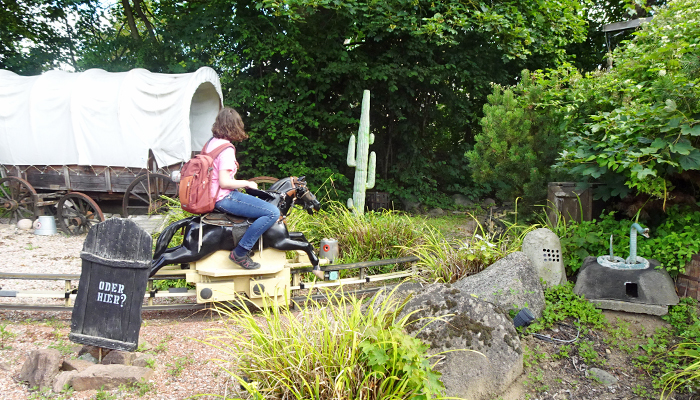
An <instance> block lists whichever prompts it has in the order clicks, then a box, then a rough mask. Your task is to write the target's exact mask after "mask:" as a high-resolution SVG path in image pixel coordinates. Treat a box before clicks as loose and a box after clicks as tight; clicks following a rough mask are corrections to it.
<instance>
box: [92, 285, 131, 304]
mask: <svg viewBox="0 0 700 400" xmlns="http://www.w3.org/2000/svg"><path fill="white" fill-rule="evenodd" d="M98 289H99V290H100V291H99V292H97V301H99V302H101V303H110V304H117V305H119V306H121V307H124V301H125V300H126V295H125V294H124V285H122V284H120V283H111V282H104V281H100V283H99V285H98Z"/></svg>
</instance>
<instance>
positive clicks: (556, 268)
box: [523, 228, 566, 287]
mask: <svg viewBox="0 0 700 400" xmlns="http://www.w3.org/2000/svg"><path fill="white" fill-rule="evenodd" d="M523 253H525V254H526V255H527V257H528V258H529V259H530V262H531V263H532V265H533V266H534V267H535V269H536V270H537V274H538V275H539V277H540V278H541V279H542V280H543V281H544V282H545V284H546V285H547V287H552V286H557V285H563V284H565V283H566V270H565V269H564V258H563V257H562V252H561V242H560V241H559V237H558V236H557V235H556V234H555V233H554V232H552V231H551V230H549V229H547V228H540V229H535V230H534V231H532V232H529V233H528V234H527V235H525V238H524V239H523Z"/></svg>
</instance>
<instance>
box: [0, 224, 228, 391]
mask: <svg viewBox="0 0 700 400" xmlns="http://www.w3.org/2000/svg"><path fill="white" fill-rule="evenodd" d="M84 240H85V236H78V237H66V236H64V235H62V234H60V233H59V234H56V235H52V236H38V235H35V234H34V233H33V232H32V231H21V230H18V229H17V228H16V227H15V226H14V225H7V224H0V250H1V252H2V253H1V254H2V261H0V272H24V273H53V274H80V269H81V259H80V250H81V249H82V245H83V241H84ZM0 287H2V290H58V291H63V290H64V287H65V283H64V282H63V281H25V280H21V281H20V280H0ZM0 302H15V303H16V302H19V299H16V298H8V297H4V298H0ZM21 302H22V303H29V302H40V303H46V304H61V303H62V300H51V299H38V300H31V301H30V300H28V299H22V300H21ZM142 317H143V324H142V327H141V331H140V335H139V336H140V339H141V340H143V341H145V346H146V347H147V348H150V350H149V352H150V353H152V354H153V355H154V356H155V358H156V363H155V373H154V375H153V377H152V378H151V381H150V382H151V383H152V385H151V386H150V387H146V388H145V390H144V392H145V393H143V394H142V396H141V397H139V395H140V394H141V393H137V392H136V391H131V392H125V393H119V392H118V391H112V392H110V393H109V394H110V395H114V396H115V397H113V398H124V399H131V398H143V399H186V398H190V397H191V396H193V395H197V394H205V395H207V396H204V397H200V398H205V399H206V398H214V397H213V396H209V395H224V394H225V393H228V394H229V396H230V395H231V392H232V390H233V388H234V387H236V385H233V383H232V382H231V378H230V377H229V375H228V374H226V373H225V372H224V371H223V370H222V368H221V367H220V366H219V365H217V363H216V362H215V361H213V360H214V359H218V358H223V357H224V356H225V354H222V353H221V351H220V350H218V349H215V348H214V347H211V346H209V345H206V344H203V343H201V342H200V341H201V340H205V339H206V338H207V337H208V336H210V335H213V332H211V331H210V330H208V329H212V328H214V329H216V328H218V327H221V326H223V324H222V321H221V320H220V319H219V318H218V317H216V316H213V315H211V313H209V312H204V311H199V312H195V311H149V312H144V313H143V315H142ZM70 319H71V313H70V312H67V311H62V312H37V311H0V328H2V329H3V330H4V331H5V332H9V335H10V336H12V337H9V338H7V340H5V341H0V399H2V400H10V399H18V400H19V399H33V398H62V397H60V396H58V397H48V396H46V397H44V396H39V395H38V394H37V393H34V392H31V391H30V390H29V388H28V387H27V384H25V383H23V382H19V381H18V380H17V378H18V377H19V373H20V371H21V369H22V365H23V364H24V362H25V360H26V358H27V355H28V354H29V353H30V352H31V351H32V350H37V349H45V348H48V347H53V348H58V349H59V350H61V351H62V352H63V353H64V354H65V356H66V357H68V358H71V357H75V356H77V350H78V349H80V347H81V345H78V344H75V343H72V342H70V341H69V340H68V335H69V333H70ZM0 332H1V331H0ZM97 395H98V392H97V391H94V390H93V391H85V392H75V393H72V394H71V395H70V396H66V397H65V398H71V399H92V398H96V396H97ZM99 398H108V397H105V396H100V397H99Z"/></svg>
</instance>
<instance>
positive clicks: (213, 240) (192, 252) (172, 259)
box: [149, 227, 233, 276]
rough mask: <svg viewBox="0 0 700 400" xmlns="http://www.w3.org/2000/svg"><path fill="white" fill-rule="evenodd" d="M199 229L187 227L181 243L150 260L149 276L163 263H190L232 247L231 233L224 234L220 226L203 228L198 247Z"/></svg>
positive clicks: (163, 264) (224, 230)
mask: <svg viewBox="0 0 700 400" xmlns="http://www.w3.org/2000/svg"><path fill="white" fill-rule="evenodd" d="M199 229H201V228H200V227H195V228H194V229H188V230H187V231H186V232H185V238H184V239H183V241H182V245H180V246H177V247H173V248H169V249H167V250H165V251H164V252H163V254H161V255H160V257H158V258H157V259H154V260H153V261H152V262H151V272H150V275H149V276H153V275H155V273H156V272H158V270H160V269H161V268H162V267H163V266H165V265H170V264H185V263H191V262H194V261H199V260H201V259H202V258H204V257H206V256H208V255H209V254H212V253H213V252H215V251H216V250H219V249H221V248H223V249H229V250H230V249H232V242H233V239H229V237H230V236H231V234H230V232H228V235H226V229H225V228H223V229H222V228H221V227H214V229H211V228H210V229H207V228H205V229H204V231H203V232H202V233H203V235H202V243H201V248H200V246H199V245H200V243H199ZM227 236H228V237H227ZM228 242H231V243H228Z"/></svg>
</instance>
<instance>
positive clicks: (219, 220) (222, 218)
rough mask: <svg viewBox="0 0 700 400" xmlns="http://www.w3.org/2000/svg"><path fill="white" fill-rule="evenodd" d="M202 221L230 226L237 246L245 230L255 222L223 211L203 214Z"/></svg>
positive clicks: (208, 223)
mask: <svg viewBox="0 0 700 400" xmlns="http://www.w3.org/2000/svg"><path fill="white" fill-rule="evenodd" d="M202 223H203V224H207V225H216V226H230V227H231V236H232V238H233V245H234V247H235V246H237V245H238V242H239V241H240V240H241V238H242V237H243V234H244V233H245V231H246V230H247V229H248V227H250V225H251V224H252V223H253V220H250V219H248V218H245V217H239V216H237V215H231V214H226V213H221V212H211V213H209V214H204V215H202ZM201 231H202V230H201V229H200V232H201ZM200 242H201V239H200Z"/></svg>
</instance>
